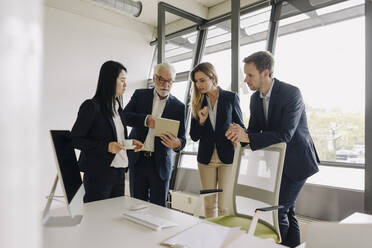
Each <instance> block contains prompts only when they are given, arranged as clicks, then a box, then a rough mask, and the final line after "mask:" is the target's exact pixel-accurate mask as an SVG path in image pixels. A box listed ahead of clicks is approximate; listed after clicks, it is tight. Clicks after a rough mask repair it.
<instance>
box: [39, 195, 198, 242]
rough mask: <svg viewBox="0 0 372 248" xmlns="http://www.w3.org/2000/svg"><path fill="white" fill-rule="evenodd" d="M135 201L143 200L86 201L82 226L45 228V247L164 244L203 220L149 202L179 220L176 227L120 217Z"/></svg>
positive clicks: (154, 211)
mask: <svg viewBox="0 0 372 248" xmlns="http://www.w3.org/2000/svg"><path fill="white" fill-rule="evenodd" d="M136 203H143V201H140V200H137V199H134V198H130V197H127V196H124V197H118V198H113V199H109V200H103V201H97V202H91V203H87V204H84V205H83V208H82V210H81V214H82V215H83V219H82V221H81V224H80V225H78V226H75V227H44V228H43V235H44V236H43V247H45V248H59V247H61V248H62V247H63V248H66V247H68V248H74V247H76V248H116V247H118V248H119V247H120V248H125V247H164V246H160V245H159V243H160V242H161V241H163V240H165V239H167V238H169V237H170V236H172V235H175V234H177V233H179V232H181V231H183V230H185V229H186V228H189V227H191V226H193V225H195V224H197V223H199V222H201V221H202V220H200V219H198V218H195V217H193V216H190V215H187V214H183V213H180V212H177V211H175V210H171V209H167V208H164V207H160V206H157V205H154V204H150V203H149V209H148V210H147V211H149V213H151V214H153V215H154V216H159V217H162V218H165V219H168V220H170V221H173V222H175V223H178V226H176V227H171V228H168V229H164V230H161V231H158V232H157V231H153V230H151V229H149V228H147V227H145V226H142V225H139V224H136V223H133V222H131V221H129V220H127V219H124V218H123V217H122V216H121V214H122V212H124V211H125V210H128V209H129V208H130V206H132V205H134V204H136ZM54 212H56V211H54ZM51 215H53V211H52V212H51Z"/></svg>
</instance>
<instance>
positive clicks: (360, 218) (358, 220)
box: [340, 212, 372, 224]
mask: <svg viewBox="0 0 372 248" xmlns="http://www.w3.org/2000/svg"><path fill="white" fill-rule="evenodd" d="M340 223H343V224H368V223H369V224H371V223H372V215H370V214H364V213H359V212H355V213H353V214H352V215H349V216H348V217H346V218H345V219H343V220H341V221H340Z"/></svg>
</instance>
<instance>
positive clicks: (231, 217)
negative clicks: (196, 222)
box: [208, 143, 286, 243]
mask: <svg viewBox="0 0 372 248" xmlns="http://www.w3.org/2000/svg"><path fill="white" fill-rule="evenodd" d="M285 150H286V144H285V143H279V144H274V145H271V146H269V147H266V148H264V149H262V150H257V151H252V150H251V149H250V147H249V145H247V146H246V147H241V146H240V145H238V146H237V147H236V149H235V155H234V161H233V172H232V180H231V181H232V184H231V186H230V187H229V188H226V189H223V190H224V191H225V192H226V194H227V195H228V196H229V198H228V215H226V216H222V217H217V218H210V219H208V221H211V222H214V223H217V224H220V225H223V226H228V227H237V226H240V227H242V229H243V230H246V231H248V235H255V236H257V237H260V238H272V239H274V241H275V242H277V243H279V242H280V241H281V237H280V230H279V223H278V210H277V209H279V208H281V207H282V206H278V203H279V192H280V183H281V178H282V171H283V164H284V157H285Z"/></svg>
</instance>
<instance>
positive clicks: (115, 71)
mask: <svg viewBox="0 0 372 248" xmlns="http://www.w3.org/2000/svg"><path fill="white" fill-rule="evenodd" d="M122 70H124V71H125V72H127V69H126V68H125V67H124V66H123V65H122V64H121V63H119V62H116V61H112V60H109V61H106V62H105V63H103V65H102V66H101V69H100V71H99V77H98V84H97V90H96V94H95V95H94V98H95V99H96V100H97V101H98V103H99V105H100V106H101V109H102V112H103V113H104V114H105V115H108V116H114V113H115V109H114V107H113V103H114V101H115V98H116V80H117V78H118V76H119V74H120V73H121V71H122ZM121 102H122V99H121V96H120V97H119V104H120V103H121Z"/></svg>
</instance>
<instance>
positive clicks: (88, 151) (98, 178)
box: [71, 61, 143, 202]
mask: <svg viewBox="0 0 372 248" xmlns="http://www.w3.org/2000/svg"><path fill="white" fill-rule="evenodd" d="M126 76H127V69H126V68H125V67H124V66H123V65H122V64H121V63H119V62H116V61H107V62H105V63H104V64H103V65H102V67H101V70H100V73H99V78H98V85H97V90H96V94H95V95H94V97H93V98H92V99H88V100H85V101H84V102H83V104H82V105H81V106H80V109H79V113H78V116H77V119H76V121H75V124H74V126H73V128H72V130H71V138H72V143H73V146H74V147H75V148H76V149H79V150H80V151H81V153H80V157H79V167H80V170H81V171H83V172H84V179H83V182H84V188H85V195H84V202H91V201H97V200H103V199H108V198H113V197H118V196H123V195H124V185H125V184H124V179H125V177H124V176H125V172H126V171H127V169H128V157H127V153H126V149H128V148H129V149H130V148H134V150H135V151H139V150H141V149H142V147H143V144H142V143H141V142H140V141H138V140H128V139H127V129H126V127H125V126H124V124H123V121H122V119H121V115H122V111H123V109H122V95H123V93H124V91H125V88H126V86H127V83H126Z"/></svg>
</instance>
